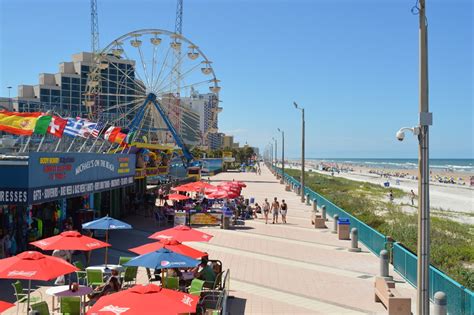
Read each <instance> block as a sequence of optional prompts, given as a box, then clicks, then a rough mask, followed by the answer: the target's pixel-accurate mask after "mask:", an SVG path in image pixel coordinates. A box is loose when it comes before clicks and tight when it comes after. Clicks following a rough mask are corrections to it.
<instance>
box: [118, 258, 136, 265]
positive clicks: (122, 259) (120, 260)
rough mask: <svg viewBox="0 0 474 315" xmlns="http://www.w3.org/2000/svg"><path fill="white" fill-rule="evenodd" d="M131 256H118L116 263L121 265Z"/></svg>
mask: <svg viewBox="0 0 474 315" xmlns="http://www.w3.org/2000/svg"><path fill="white" fill-rule="evenodd" d="M132 258H133V257H131V256H120V257H119V262H118V264H119V265H120V266H123V265H124V264H125V263H126V262H129V261H130V260H131V259H132Z"/></svg>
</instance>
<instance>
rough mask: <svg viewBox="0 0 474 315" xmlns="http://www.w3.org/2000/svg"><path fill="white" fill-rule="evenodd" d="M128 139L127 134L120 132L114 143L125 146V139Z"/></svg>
mask: <svg viewBox="0 0 474 315" xmlns="http://www.w3.org/2000/svg"><path fill="white" fill-rule="evenodd" d="M126 137H127V134H126V133H123V132H119V133H117V135H116V136H115V139H114V142H115V143H118V144H125V138H126Z"/></svg>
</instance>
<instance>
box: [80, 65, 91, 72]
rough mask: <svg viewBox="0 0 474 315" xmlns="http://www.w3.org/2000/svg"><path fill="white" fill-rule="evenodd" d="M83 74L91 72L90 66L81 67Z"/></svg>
mask: <svg viewBox="0 0 474 315" xmlns="http://www.w3.org/2000/svg"><path fill="white" fill-rule="evenodd" d="M81 72H89V66H81Z"/></svg>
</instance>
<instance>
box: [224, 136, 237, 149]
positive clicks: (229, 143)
mask: <svg viewBox="0 0 474 315" xmlns="http://www.w3.org/2000/svg"><path fill="white" fill-rule="evenodd" d="M233 147H234V136H228V135H224V136H222V148H223V149H225V148H233Z"/></svg>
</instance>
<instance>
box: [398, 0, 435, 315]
mask: <svg viewBox="0 0 474 315" xmlns="http://www.w3.org/2000/svg"><path fill="white" fill-rule="evenodd" d="M416 9H417V10H418V14H419V28H420V30H419V36H420V39H419V42H420V43H419V45H420V65H419V67H420V69H419V70H420V73H419V75H420V83H419V84H420V85H419V87H420V90H419V93H420V95H419V101H420V104H419V125H418V126H416V127H413V128H407V127H404V128H401V129H400V130H399V131H398V132H397V139H398V140H400V141H403V139H404V138H405V133H404V131H405V130H409V131H411V132H413V134H414V135H415V136H417V137H418V244H417V255H418V260H417V280H416V284H417V303H416V304H417V306H416V307H417V314H419V315H429V313H430V296H429V268H430V199H429V184H430V167H429V142H428V140H429V126H431V125H432V122H433V116H432V113H430V112H429V106H428V104H429V103H428V47H427V46H428V34H427V25H426V15H425V13H426V11H425V0H419V2H418V7H416Z"/></svg>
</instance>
